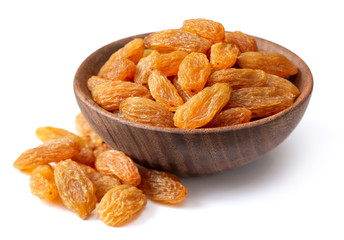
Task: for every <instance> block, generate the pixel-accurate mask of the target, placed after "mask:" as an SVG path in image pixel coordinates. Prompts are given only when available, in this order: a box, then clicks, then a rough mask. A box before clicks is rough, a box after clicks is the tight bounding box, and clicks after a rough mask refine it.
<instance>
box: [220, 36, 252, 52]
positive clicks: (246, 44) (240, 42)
mask: <svg viewBox="0 0 344 240" xmlns="http://www.w3.org/2000/svg"><path fill="white" fill-rule="evenodd" d="M225 39H226V42H229V43H232V44H235V45H237V46H238V47H239V50H240V52H242V53H243V52H254V51H258V47H257V43H256V40H255V39H254V37H252V36H250V35H248V34H245V33H243V32H240V31H235V32H226V34H225Z"/></svg>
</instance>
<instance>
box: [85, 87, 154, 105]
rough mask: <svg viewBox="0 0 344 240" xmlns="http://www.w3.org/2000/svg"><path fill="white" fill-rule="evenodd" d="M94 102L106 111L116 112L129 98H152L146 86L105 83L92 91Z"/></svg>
mask: <svg viewBox="0 0 344 240" xmlns="http://www.w3.org/2000/svg"><path fill="white" fill-rule="evenodd" d="M91 93H92V97H93V100H94V101H95V102H96V103H97V104H99V105H100V106H101V107H103V108H104V109H105V110H108V111H114V110H117V109H118V108H119V105H120V103H121V102H122V101H123V100H124V99H126V98H128V97H151V94H150V92H149V90H148V89H147V88H145V87H144V86H142V85H140V84H137V83H133V82H127V81H111V82H104V83H102V84H100V85H98V86H96V87H95V88H93V90H92V92H91Z"/></svg>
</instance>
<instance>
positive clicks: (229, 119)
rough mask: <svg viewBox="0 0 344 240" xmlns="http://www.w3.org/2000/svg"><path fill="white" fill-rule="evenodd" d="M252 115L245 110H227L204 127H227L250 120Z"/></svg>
mask: <svg viewBox="0 0 344 240" xmlns="http://www.w3.org/2000/svg"><path fill="white" fill-rule="evenodd" d="M251 117H252V113H251V111H250V110H248V109H247V108H241V107H237V108H229V109H227V110H224V111H221V112H220V113H219V114H217V115H216V116H215V117H214V118H213V119H212V120H211V121H210V122H209V123H208V124H207V125H206V126H205V127H209V128H212V127H227V126H233V125H237V124H241V123H246V122H249V121H250V120H251Z"/></svg>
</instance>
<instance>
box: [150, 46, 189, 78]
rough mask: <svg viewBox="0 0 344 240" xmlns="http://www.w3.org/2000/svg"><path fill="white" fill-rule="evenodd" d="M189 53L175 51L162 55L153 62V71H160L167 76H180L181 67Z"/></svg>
mask: <svg viewBox="0 0 344 240" xmlns="http://www.w3.org/2000/svg"><path fill="white" fill-rule="evenodd" d="M187 55H188V54H187V52H183V51H173V52H170V53H165V54H160V55H159V56H158V57H157V58H156V59H155V60H154V62H153V64H152V69H158V70H160V71H161V72H162V73H163V74H164V75H165V76H167V77H169V76H175V75H177V74H178V70H179V65H180V63H181V62H182V61H183V59H184V58H185V57H186V56H187Z"/></svg>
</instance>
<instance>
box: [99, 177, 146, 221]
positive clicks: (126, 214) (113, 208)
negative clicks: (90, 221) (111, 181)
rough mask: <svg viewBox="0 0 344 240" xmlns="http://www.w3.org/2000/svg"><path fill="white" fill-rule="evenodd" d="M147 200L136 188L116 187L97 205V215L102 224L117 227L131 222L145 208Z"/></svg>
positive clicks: (127, 186)
mask: <svg viewBox="0 0 344 240" xmlns="http://www.w3.org/2000/svg"><path fill="white" fill-rule="evenodd" d="M146 203H147V198H146V196H145V195H144V194H143V193H142V191H141V190H139V189H138V188H136V187H133V186H130V185H126V184H124V185H118V186H116V187H114V188H112V189H111V190H109V191H108V192H107V193H106V194H105V195H104V197H103V198H102V200H101V201H100V203H99V204H98V209H97V211H98V215H99V218H100V220H101V221H102V222H104V223H105V224H106V225H108V226H111V227H119V226H121V225H123V224H125V223H128V222H129V221H131V220H133V219H134V218H135V217H136V216H137V215H138V214H139V213H140V212H141V211H142V210H143V209H144V207H145V206H146Z"/></svg>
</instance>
